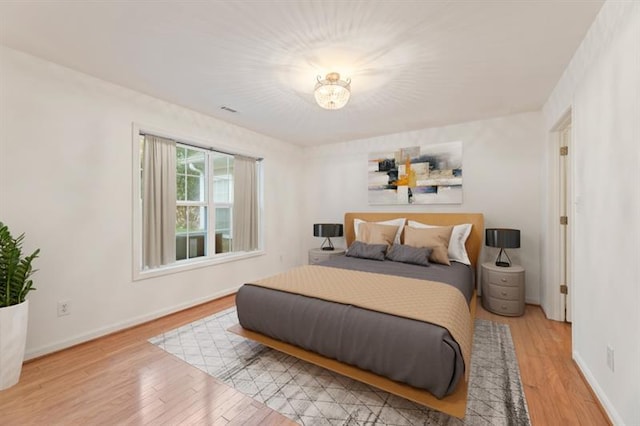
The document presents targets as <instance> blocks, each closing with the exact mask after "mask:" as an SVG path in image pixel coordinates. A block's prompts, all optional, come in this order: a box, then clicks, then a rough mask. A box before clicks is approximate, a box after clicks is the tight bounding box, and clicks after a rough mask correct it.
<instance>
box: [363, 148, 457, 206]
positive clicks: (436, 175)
mask: <svg viewBox="0 0 640 426" xmlns="http://www.w3.org/2000/svg"><path fill="white" fill-rule="evenodd" d="M368 170H369V179H368V182H369V204H460V203H462V142H449V143H443V144H437V145H424V146H412V147H407V148H400V149H398V150H395V151H387V152H375V153H370V154H369V168H368Z"/></svg>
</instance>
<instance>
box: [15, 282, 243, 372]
mask: <svg viewBox="0 0 640 426" xmlns="http://www.w3.org/2000/svg"><path fill="white" fill-rule="evenodd" d="M239 288H240V286H238V287H233V288H231V289H227V290H224V291H220V292H218V293H214V294H212V295H209V296H206V297H201V298H199V299H195V300H191V301H189V302H185V303H181V304H179V305H175V306H171V307H169V308H165V309H160V310H158V311H155V312H151V313H149V314H145V315H141V316H138V317H135V318H131V319H128V320H126V321H121V322H118V323H116V324H113V325H110V326H107V327H102V328H99V329H97V330H93V331H90V332H88V333H82V334H79V335H77V336H74V337H71V338H69V339H64V340H61V341H59V342H56V343H53V344H51V345H46V346H41V347H39V348H36V349H33V350H30V351H27V352H26V353H25V357H24V360H25V361H29V360H31V359H34V358H38V357H41V356H44V355H48V354H51V353H53V352H57V351H60V350H63V349H67V348H70V347H71V346H75V345H78V344H80V343H86V342H88V341H90V340H94V339H97V338H99V337H103V336H106V335H108V334H111V333H115V332H117V331H121V330H124V329H127V328H130V327H134V326H136V325H140V324H144V323H145V322H149V321H153V320H155V319H158V318H161V317H164V316H166V315H170V314H173V313H175V312H179V311H182V310H185V309H188V308H191V307H193V306H197V305H201V304H203V303H206V302H210V301H212V300H215V299H219V298H221V297H224V296H228V295H230V294H233V293H236V292H237V291H238V289H239Z"/></svg>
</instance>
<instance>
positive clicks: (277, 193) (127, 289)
mask: <svg viewBox="0 0 640 426" xmlns="http://www.w3.org/2000/svg"><path fill="white" fill-rule="evenodd" d="M132 122H137V123H141V124H144V125H147V126H153V127H154V128H159V129H164V130H166V131H167V132H170V133H173V134H176V135H181V136H182V135H184V136H193V138H194V139H197V140H199V141H210V142H211V144H213V145H215V146H217V147H219V148H225V147H226V148H228V149H229V150H234V149H235V150H238V151H242V152H248V153H252V154H255V155H257V156H261V157H264V158H265V200H266V201H265V204H266V206H265V207H266V227H265V229H266V240H265V242H266V244H265V248H266V254H265V255H263V256H259V257H255V258H251V259H245V260H239V261H235V262H230V263H225V264H220V265H216V266H210V267H206V268H201V269H196V270H191V271H188V272H181V273H175V274H172V275H167V276H163V277H161V278H154V279H148V280H143V281H136V282H132V260H131V259H132V250H133V247H132V242H131V241H132V205H131V204H132V202H131V199H132V194H131V191H132V180H133V179H132V166H131V163H132V158H131V155H132ZM0 124H1V126H0V220H2V221H3V222H5V223H6V224H8V225H9V227H10V228H11V229H12V231H13V232H15V233H21V232H25V233H26V235H27V238H26V241H25V248H26V249H27V250H33V249H35V248H36V247H40V248H41V249H42V252H41V257H40V258H39V259H37V261H36V262H35V266H36V267H37V268H38V269H39V272H37V274H36V275H35V276H34V279H35V284H36V287H37V291H35V292H33V293H31V294H30V295H29V300H30V316H29V334H28V342H27V356H28V357H33V356H36V355H40V354H43V353H46V352H50V351H52V350H55V349H59V348H61V347H65V346H68V345H70V344H73V343H76V342H78V341H82V340H86V339H87V338H90V337H93V336H96V335H100V334H103V333H106V332H109V331H111V330H114V329H118V328H122V327H123V326H126V325H130V324H134V323H137V322H141V321H143V320H146V319H150V318H152V317H156V316H159V315H161V314H164V313H167V312H170V311H174V310H177V309H179V308H183V307H186V306H189V305H192V304H195V303H198V302H202V301H205V300H209V299H212V298H215V297H216V296H220V295H223V294H227V293H230V292H232V291H234V290H235V289H236V288H237V287H238V286H239V285H241V284H243V283H244V282H246V281H247V280H250V279H254V278H257V277H261V276H265V275H269V274H272V273H276V272H279V271H281V270H284V269H286V268H288V267H291V266H293V265H296V264H298V263H300V261H301V255H300V253H301V243H300V234H299V228H300V227H299V226H298V223H299V221H300V216H299V214H298V212H297V211H296V206H297V205H298V203H297V202H298V200H299V186H298V184H297V177H298V175H299V172H300V169H299V166H298V165H299V163H300V162H299V158H300V151H301V150H300V148H298V147H295V146H293V145H290V144H286V143H283V142H280V141H277V140H274V139H271V138H268V137H265V136H261V135H259V134H256V133H253V132H250V131H248V130H245V129H242V128H239V127H237V126H234V125H230V124H227V123H224V122H221V121H219V120H216V119H213V118H210V117H207V116H204V115H202V114H198V113H195V112H193V111H190V110H188V109H185V108H182V107H179V106H177V105H172V104H169V103H167V102H164V101H161V100H158V99H154V98H151V97H149V96H146V95H143V94H140V93H137V92H134V91H131V90H128V89H124V88H122V87H119V86H116V85H113V84H110V83H107V82H104V81H101V80H98V79H95V78H93V77H89V76H87V75H84V74H80V73H78V72H75V71H71V70H69V69H67V68H63V67H60V66H58V65H55V64H52V63H49V62H45V61H43V60H40V59H37V58H34V57H32V56H28V55H26V54H23V53H19V52H17V51H14V50H10V49H7V48H4V47H0ZM283 224H287V225H288V226H283ZM59 300H71V315H69V316H66V317H61V318H58V317H57V314H56V309H57V302H58V301H59Z"/></svg>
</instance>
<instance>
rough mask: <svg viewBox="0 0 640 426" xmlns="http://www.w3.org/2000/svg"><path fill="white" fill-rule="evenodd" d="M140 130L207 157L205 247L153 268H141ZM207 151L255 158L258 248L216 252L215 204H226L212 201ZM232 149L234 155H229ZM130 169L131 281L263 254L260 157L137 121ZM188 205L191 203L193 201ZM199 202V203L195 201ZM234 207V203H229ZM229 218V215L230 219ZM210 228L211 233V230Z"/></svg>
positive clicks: (262, 191) (262, 184)
mask: <svg viewBox="0 0 640 426" xmlns="http://www.w3.org/2000/svg"><path fill="white" fill-rule="evenodd" d="M141 133H150V134H153V135H156V136H161V137H165V138H169V139H173V140H175V141H176V143H177V144H182V145H187V148H189V149H198V150H202V151H205V154H207V155H206V157H205V158H208V159H209V160H208V161H206V162H205V163H206V165H205V168H206V171H207V172H206V174H207V180H206V182H205V185H206V198H207V199H208V200H210V201H209V202H207V203H206V205H207V209H208V210H210V211H209V212H208V214H207V250H206V254H205V256H199V257H193V258H190V259H189V258H187V259H183V260H179V261H175V262H173V263H171V264H169V265H163V266H160V267H158V268H154V269H143V267H142V176H141V167H140V162H141V159H142V152H141V149H140V135H141ZM209 151H216V152H219V153H222V154H229V155H242V156H247V157H252V158H256V162H257V167H258V170H257V179H258V206H259V208H258V210H259V211H258V224H257V225H258V249H257V250H253V251H249V252H247V251H238V252H236V251H231V252H227V253H218V254H216V253H215V230H214V229H212V226H213V227H215V207H216V206H217V205H218V204H220V206H221V207H225V206H226V205H227V204H228V203H214V198H213V186H214V185H213V156H212V155H208V154H209ZM231 152H234V154H230V153H231ZM132 170H133V183H132V207H133V214H132V216H133V226H132V230H133V235H132V245H133V256H132V270H133V271H132V272H133V280H134V281H139V280H145V279H148V278H153V277H159V276H163V275H168V274H173V273H177V272H182V271H188V270H192V269H198V268H203V267H208V266H213V265H218V264H222V263H227V262H233V261H237V260H242V259H247V258H252V257H257V256H262V255H264V254H265V249H264V234H265V232H264V228H263V224H264V223H265V222H264V182H263V181H264V159H262V158H260V156H257V155H255V154H253V153H246V152H239V151H238V150H237V149H235V148H225V147H224V146H221V145H217V146H212V145H211V144H210V143H209V142H206V141H202V140H198V139H197V138H193V137H181V136H179V135H177V134H176V133H175V132H167V131H164V130H161V129H157V128H154V127H151V126H143V125H140V124H138V123H133V125H132ZM187 203H191V204H190V205H193V203H192V202H187ZM196 204H197V205H200V203H196ZM229 205H230V207H231V209H233V203H231V204H229ZM177 206H178V200H177V199H176V207H177ZM230 220H231V221H232V218H231V219H230ZM231 229H232V230H233V223H231ZM212 231H213V232H212Z"/></svg>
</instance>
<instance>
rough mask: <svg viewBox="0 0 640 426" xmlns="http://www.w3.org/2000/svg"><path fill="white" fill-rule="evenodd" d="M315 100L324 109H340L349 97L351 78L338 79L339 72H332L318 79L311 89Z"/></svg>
mask: <svg viewBox="0 0 640 426" xmlns="http://www.w3.org/2000/svg"><path fill="white" fill-rule="evenodd" d="M313 94H314V96H315V98H316V102H317V103H318V105H320V106H321V107H322V108H324V109H340V108H342V107H344V106H345V105H346V104H347V102H349V98H350V97H351V80H347V81H344V80H340V74H338V73H337V72H332V73H329V74H327V77H326V78H325V79H324V80H320V76H318V83H317V84H316V87H315V89H314V91H313Z"/></svg>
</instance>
